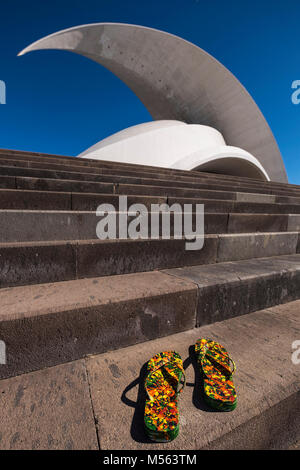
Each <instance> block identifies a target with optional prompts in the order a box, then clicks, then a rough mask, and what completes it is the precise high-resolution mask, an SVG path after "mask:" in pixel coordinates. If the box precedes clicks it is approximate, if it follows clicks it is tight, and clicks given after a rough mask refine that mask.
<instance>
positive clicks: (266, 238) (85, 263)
mask: <svg viewBox="0 0 300 470" xmlns="http://www.w3.org/2000/svg"><path fill="white" fill-rule="evenodd" d="M297 252H298V253H300V237H299V234H298V232H288V233H261V234H258V233H257V234H241V235H236V234H232V235H206V237H205V241H204V247H203V248H202V249H201V250H197V251H186V241H185V240H184V239H181V240H175V239H173V238H172V239H170V240H162V239H160V240H105V241H104V240H103V241H102V240H97V241H96V240H86V241H76V240H74V241H65V242H63V241H61V242H57V241H52V242H22V243H2V244H0V287H1V288H4V287H11V286H21V285H30V284H41V283H49V282H58V281H68V280H71V279H82V278H91V277H102V276H113V275H120V274H128V273H137V272H143V271H153V270H162V269H167V268H178V267H183V266H185V267H186V266H195V265H196V266H197V265H206V264H215V263H223V262H225V261H239V260H244V259H255V258H261V257H272V256H281V255H295V254H296V253H297ZM217 271H218V268H217Z"/></svg>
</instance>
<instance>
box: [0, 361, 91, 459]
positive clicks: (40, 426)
mask: <svg viewBox="0 0 300 470" xmlns="http://www.w3.org/2000/svg"><path fill="white" fill-rule="evenodd" d="M1 367H2V366H1ZM0 393H1V395H0V396H1V421H0V450H62V449H63V450H75V449H81V450H96V449H98V442H97V434H96V430H95V422H94V416H93V410H92V404H91V400H90V393H89V385H88V378H87V373H86V367H85V364H84V361H78V362H73V363H72V364H65V365H61V366H59V367H53V368H50V369H46V370H42V371H38V372H34V373H32V374H26V375H21V376H19V377H14V378H13V379H12V380H1V381H0Z"/></svg>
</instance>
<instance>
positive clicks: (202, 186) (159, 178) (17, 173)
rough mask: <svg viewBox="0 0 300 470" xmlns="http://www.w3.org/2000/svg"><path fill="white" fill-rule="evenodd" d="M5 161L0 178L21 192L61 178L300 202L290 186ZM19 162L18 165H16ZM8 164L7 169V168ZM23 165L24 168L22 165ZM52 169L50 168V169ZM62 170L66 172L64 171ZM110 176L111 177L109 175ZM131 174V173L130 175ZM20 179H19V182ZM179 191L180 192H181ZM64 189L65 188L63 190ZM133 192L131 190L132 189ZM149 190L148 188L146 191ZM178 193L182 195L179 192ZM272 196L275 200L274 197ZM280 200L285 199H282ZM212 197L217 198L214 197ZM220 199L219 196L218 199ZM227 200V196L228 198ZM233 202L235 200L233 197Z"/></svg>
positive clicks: (174, 191)
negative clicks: (10, 180) (13, 180)
mask: <svg viewBox="0 0 300 470" xmlns="http://www.w3.org/2000/svg"><path fill="white" fill-rule="evenodd" d="M4 163H5V161H3V160H2V161H1V160H0V175H1V174H2V175H10V177H11V178H13V177H15V178H16V187H20V188H21V189H23V188H24V189H33V188H32V186H33V185H34V186H35V187H34V189H39V188H38V185H43V186H44V187H42V189H46V187H45V185H47V186H48V187H49V188H51V187H53V185H55V181H53V182H52V183H51V181H49V179H54V180H55V179H61V180H73V181H74V180H77V181H82V180H83V181H86V182H88V181H90V182H103V183H105V182H106V183H113V184H117V183H121V184H126V185H134V184H136V185H143V186H146V187H147V186H157V187H159V189H158V188H156V191H162V192H163V194H165V193H166V192H167V189H168V191H169V192H170V191H171V190H172V191H173V194H182V195H183V194H184V193H183V191H184V190H185V191H187V192H189V191H190V192H191V191H194V192H196V194H197V192H198V194H200V193H199V191H201V190H202V191H205V190H207V191H210V192H211V194H213V192H214V191H216V190H217V191H219V192H227V193H232V190H234V191H237V192H249V193H258V194H260V193H261V194H268V195H269V196H270V198H269V199H270V202H272V200H273V202H293V199H295V200H294V202H297V200H298V202H299V198H300V190H297V189H293V188H290V186H289V185H286V187H285V188H284V189H279V188H278V189H277V188H275V189H272V187H270V186H269V185H267V186H265V185H262V184H260V185H257V184H247V183H238V182H237V183H231V182H227V183H226V184H221V185H220V182H219V181H218V180H214V179H213V178H211V179H208V178H206V179H204V180H199V179H196V180H195V179H192V178H191V177H189V178H186V177H184V178H182V177H178V176H176V178H172V179H168V180H167V179H165V176H164V175H155V176H156V178H154V177H153V176H152V175H151V177H149V176H150V175H149V174H143V173H135V172H127V173H128V175H126V174H119V173H120V171H119V170H116V171H115V172H113V171H111V170H109V169H108V170H105V169H100V170H98V169H92V168H89V170H86V167H82V168H84V171H82V170H81V167H78V168H76V167H74V166H68V165H65V166H61V165H55V168H54V169H53V165H50V164H47V163H44V164H34V163H32V165H31V167H28V165H29V163H30V162H22V161H20V162H18V161H16V162H15V165H16V166H13V163H14V162H13V161H12V162H9V161H7V162H6V165H7V166H3V164H4ZM19 163H20V165H21V166H20V165H18V164H19ZM9 164H10V166H8V165H9ZM22 165H23V166H22ZM51 168H52V169H51ZM63 168H64V170H65V171H63ZM79 169H80V170H81V172H80V173H78V170H79ZM110 173H112V174H110ZM129 173H130V174H129ZM22 177H26V178H33V181H26V179H25V180H22ZM18 179H19V180H18ZM37 179H47V180H48V181H47V182H41V181H40V182H39V181H37ZM180 188H181V189H180ZM65 190H66V189H65ZM133 190H134V188H133ZM148 190H149V189H148ZM180 191H181V193H180ZM274 196H275V197H274ZM281 197H283V198H285V199H283V200H281ZM215 198H217V197H216V196H215ZM219 198H220V197H219ZM227 198H229V199H230V197H227ZM289 198H291V201H289ZM233 199H235V198H234V197H233Z"/></svg>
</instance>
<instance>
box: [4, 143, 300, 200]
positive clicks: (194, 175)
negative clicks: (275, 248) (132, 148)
mask: <svg viewBox="0 0 300 470" xmlns="http://www.w3.org/2000/svg"><path fill="white" fill-rule="evenodd" d="M22 160H23V164H24V165H25V166H26V164H27V165H28V166H30V165H31V163H33V164H34V163H36V164H38V163H41V164H42V165H44V164H45V163H47V164H49V165H57V168H58V166H59V165H64V166H65V167H67V170H69V169H70V167H72V166H73V167H75V168H78V169H80V171H82V169H84V168H86V169H88V168H93V170H94V171H98V172H100V173H101V172H102V171H104V173H105V174H109V172H112V174H117V175H122V174H123V172H124V171H125V172H127V174H131V175H132V176H139V177H140V176H141V175H143V177H145V178H151V179H156V178H159V179H166V178H167V180H170V177H171V179H173V178H174V177H176V180H178V181H179V180H180V181H186V182H189V183H190V184H193V183H197V181H205V180H210V181H212V182H213V183H215V184H217V183H218V182H219V183H221V184H222V183H224V184H228V185H229V184H231V186H232V184H237V185H242V186H244V185H249V186H252V187H255V188H256V190H257V192H259V188H262V187H265V188H266V189H271V188H275V189H279V190H280V189H284V190H285V189H286V188H287V187H288V188H290V189H297V190H298V191H299V189H300V188H299V185H287V184H285V183H277V182H267V183H264V182H261V181H257V180H253V179H251V178H246V177H238V176H230V175H222V174H214V173H205V172H198V171H184V170H175V169H168V168H158V167H151V166H145V165H135V164H129V163H121V162H108V161H99V160H92V159H82V158H74V157H67V156H57V155H48V154H34V153H32V152H18V151H5V150H0V164H1V161H2V162H3V163H4V164H5V161H7V163H9V164H11V163H12V162H18V161H22ZM24 161H25V162H26V163H24Z"/></svg>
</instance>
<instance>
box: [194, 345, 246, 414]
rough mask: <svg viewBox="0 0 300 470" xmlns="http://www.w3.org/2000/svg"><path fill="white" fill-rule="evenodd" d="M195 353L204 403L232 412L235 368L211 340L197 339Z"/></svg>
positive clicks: (225, 352) (218, 346)
mask: <svg viewBox="0 0 300 470" xmlns="http://www.w3.org/2000/svg"><path fill="white" fill-rule="evenodd" d="M195 353H196V356H197V361H198V364H199V365H200V367H201V371H202V375H203V389H204V399H205V401H206V403H207V404H208V405H209V406H211V407H212V408H215V409H217V410H219V411H232V410H234V409H235V407H236V404H237V397H236V390H235V386H234V384H233V381H232V374H233V373H234V372H235V369H236V368H235V364H234V362H233V360H232V359H231V358H230V356H229V354H228V352H227V351H226V349H225V348H224V347H223V346H221V344H219V343H216V342H215V341H212V340H211V339H198V341H197V342H196V344H195ZM230 363H231V364H232V366H233V369H232V370H231V367H230Z"/></svg>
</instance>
